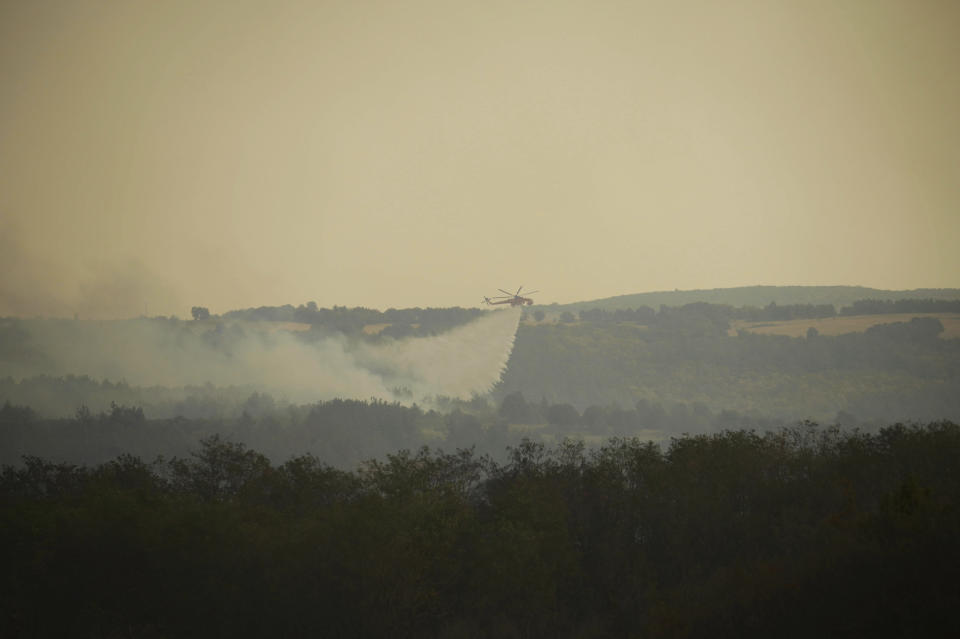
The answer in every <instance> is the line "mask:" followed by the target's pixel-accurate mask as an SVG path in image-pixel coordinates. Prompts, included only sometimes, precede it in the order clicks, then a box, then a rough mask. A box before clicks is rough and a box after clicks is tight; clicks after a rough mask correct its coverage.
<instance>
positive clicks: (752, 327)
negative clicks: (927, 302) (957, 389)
mask: <svg viewBox="0 0 960 639" xmlns="http://www.w3.org/2000/svg"><path fill="white" fill-rule="evenodd" d="M914 317H935V318H937V319H939V320H940V321H941V322H943V328H944V331H943V333H941V334H940V337H943V338H947V339H950V338H958V337H960V315H957V314H956V313H895V314H890V315H850V316H841V317H826V318H823V319H796V320H784V321H781V322H770V321H766V322H748V321H744V320H737V321H735V322H733V323H732V324H731V326H730V335H736V334H737V331H739V330H744V331H749V332H751V333H760V334H762V335H787V336H789V337H804V336H805V335H806V334H807V329H809V328H810V327H813V328H815V329H817V330H818V331H820V334H821V335H842V334H844V333H862V332H863V331H865V330H867V329H868V328H870V327H871V326H876V325H877V324H891V323H893V322H909V321H910V320H911V319H913V318H914Z"/></svg>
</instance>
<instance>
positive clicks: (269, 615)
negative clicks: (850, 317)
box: [0, 423, 960, 638]
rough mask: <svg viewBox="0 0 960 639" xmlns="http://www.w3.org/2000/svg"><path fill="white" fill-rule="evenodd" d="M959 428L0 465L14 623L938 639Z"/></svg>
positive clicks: (955, 590) (949, 561)
mask: <svg viewBox="0 0 960 639" xmlns="http://www.w3.org/2000/svg"><path fill="white" fill-rule="evenodd" d="M958 459H960V428H958V426H956V425H955V424H951V423H932V424H928V425H926V426H904V425H896V426H891V427H888V428H884V429H882V430H881V431H879V432H878V433H876V434H873V435H867V434H862V433H858V432H841V431H838V430H836V429H829V428H819V427H816V426H814V425H812V424H806V425H803V426H798V427H795V428H789V429H784V430H778V431H775V432H768V433H766V434H759V433H757V432H753V431H742V430H741V431H725V432H722V433H717V434H712V435H700V436H684V437H680V438H675V439H673V440H671V441H670V442H669V444H668V445H666V446H665V447H663V448H661V447H658V446H657V445H654V444H651V443H645V442H643V441H640V440H637V439H614V440H610V441H608V442H607V443H606V445H604V446H603V447H601V448H599V449H595V450H586V449H584V447H583V445H582V444H578V443H576V442H571V441H567V442H565V443H563V444H561V445H558V446H556V447H553V448H545V447H543V446H541V445H538V444H534V443H531V442H525V443H522V444H520V445H519V446H517V447H515V448H513V449H512V450H511V451H510V455H509V457H508V459H507V460H506V461H505V462H504V463H495V462H493V461H491V460H489V459H486V458H483V457H478V456H477V455H476V454H474V453H472V452H471V451H469V450H461V451H458V452H456V453H442V452H431V451H429V450H427V449H421V450H419V451H418V452H415V453H412V452H406V451H401V452H398V453H396V454H392V455H388V456H386V457H385V458H383V459H381V460H379V461H370V462H367V463H364V464H362V465H360V466H359V467H358V468H356V469H355V470H353V471H345V470H336V469H333V468H331V467H329V466H326V465H324V464H322V463H320V462H319V461H318V460H317V459H316V458H315V457H312V456H300V457H295V458H292V459H290V460H288V461H286V462H285V463H283V464H281V465H273V464H271V463H270V462H269V461H268V459H267V458H266V457H265V456H263V455H262V454H260V453H258V452H255V451H253V450H250V449H248V448H246V447H245V446H243V445H241V444H237V443H232V442H228V441H225V440H222V439H220V438H217V437H212V438H208V439H206V440H205V441H204V443H203V446H202V448H201V449H200V450H199V451H196V452H194V453H193V454H192V455H190V456H189V457H186V458H177V459H173V460H170V461H163V460H156V461H153V462H149V461H144V460H141V459H139V458H136V457H131V456H120V457H117V458H116V459H114V460H113V461H110V462H108V463H104V464H100V465H98V466H96V467H92V468H87V467H78V466H74V465H71V464H56V463H51V462H48V461H44V460H41V459H38V458H28V459H26V460H24V463H23V464H21V465H20V466H19V467H16V468H14V467H5V468H4V469H3V471H2V473H0V500H2V508H0V549H2V550H0V552H2V558H0V560H2V563H3V566H4V570H3V571H2V573H0V602H2V605H0V610H2V611H3V612H2V617H0V636H9V637H13V636H33V637H63V636H96V637H110V636H138V637H162V636H176V637H194V636H195V637H204V638H210V637H242V636H257V637H262V636H287V637H289V636H305V635H313V636H328V637H351V636H357V637H370V636H391V637H600V636H644V637H722V636H736V637H743V636H755V637H771V636H776V637H809V636H858V637H862V636H884V637H886V636H891V637H901V636H902V637H906V636H945V633H947V631H948V629H949V628H951V626H954V627H955V623H954V620H955V616H956V610H957V607H958V605H960V586H958V584H960V580H958V578H960V546H958V545H957V543H956V539H957V537H958V534H960V466H958V464H957V461H958Z"/></svg>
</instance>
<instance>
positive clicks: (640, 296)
mask: <svg viewBox="0 0 960 639" xmlns="http://www.w3.org/2000/svg"><path fill="white" fill-rule="evenodd" d="M864 299H879V300H903V299H941V300H957V299H960V289H957V288H917V289H912V290H906V291H895V290H885V289H878V288H868V287H866V286H738V287H735V288H712V289H698V290H693V291H656V292H650V293H634V294H632V295H617V296H615V297H605V298H602V299H597V300H590V301H585V302H574V303H572V304H550V305H540V306H539V308H543V309H545V310H550V311H579V310H581V309H589V308H601V309H604V310H610V311H612V310H616V309H618V308H637V307H638V306H650V307H652V308H659V307H660V306H661V305H666V306H683V305H684V304H692V303H693V302H708V303H710V304H729V305H730V306H757V307H763V306H766V305H768V304H770V303H771V302H773V303H775V304H779V305H785V304H833V305H834V306H835V307H837V310H839V309H840V307H842V306H848V305H850V304H852V303H853V302H855V301H857V300H864ZM534 308H537V307H534Z"/></svg>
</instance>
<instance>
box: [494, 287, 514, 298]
mask: <svg viewBox="0 0 960 639" xmlns="http://www.w3.org/2000/svg"><path fill="white" fill-rule="evenodd" d="M497 290H498V291H500V292H501V293H506V294H507V295H508V296H509V297H515V295H514V294H513V293H511V292H510V291H505V290H503V289H502V288H498V289H497Z"/></svg>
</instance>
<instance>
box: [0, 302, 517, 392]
mask: <svg viewBox="0 0 960 639" xmlns="http://www.w3.org/2000/svg"><path fill="white" fill-rule="evenodd" d="M520 314H521V311H520V309H507V310H502V311H494V312H491V313H488V314H486V315H484V316H482V317H480V318H479V319H477V320H474V321H472V322H470V323H468V324H465V325H462V326H459V327H456V328H454V329H452V330H449V331H447V332H445V333H441V334H439V335H436V336H432V337H419V338H405V339H399V340H392V339H383V340H380V341H377V342H366V341H358V340H353V339H348V338H346V337H344V336H342V335H328V336H324V337H320V338H319V339H316V340H313V341H308V340H305V339H302V338H299V337H296V336H294V335H293V334H291V333H288V332H286V331H272V332H268V331H265V330H263V329H262V328H258V327H256V326H254V325H249V324H243V323H238V322H232V323H231V322H224V323H221V324H218V325H214V324H207V325H197V324H194V323H190V322H177V321H169V320H133V321H122V322H74V321H70V320H59V321H54V320H43V321H30V322H20V323H18V324H17V326H18V327H19V328H20V329H22V330H24V331H26V335H25V336H24V340H23V343H24V348H25V349H26V352H27V353H28V356H27V357H24V358H21V361H20V362H14V361H6V362H2V363H0V376H5V375H11V376H13V377H24V376H30V375H40V374H46V375H89V376H91V377H94V378H106V379H110V380H114V381H118V380H124V381H126V382H128V383H130V384H134V385H140V386H152V385H161V386H168V387H177V386H185V385H199V384H205V383H207V382H210V383H213V384H214V385H217V386H227V385H250V386H255V387H259V388H263V389H265V390H268V391H270V392H273V393H276V394H278V395H279V396H281V397H286V398H287V399H290V400H294V401H300V402H311V401H317V400H320V399H329V398H333V397H344V398H363V399H366V398H370V397H377V398H381V399H387V400H392V399H402V400H412V401H423V399H424V398H429V397H432V396H447V397H459V398H470V397H471V396H472V395H474V394H483V393H486V392H488V391H489V390H490V389H491V388H492V387H493V385H494V384H496V383H497V381H498V380H499V379H500V374H501V372H502V370H503V369H504V367H505V366H506V363H507V360H508V359H509V357H510V352H511V350H512V348H513V341H514V337H515V335H516V330H517V325H518V322H519V318H520ZM204 326H208V327H209V328H203V327H204ZM398 390H399V391H400V393H399V394H398V393H397V392H396V391H398Z"/></svg>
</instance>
